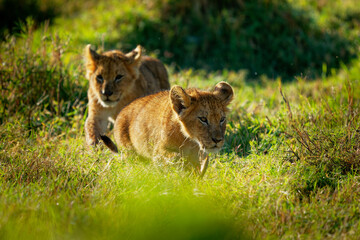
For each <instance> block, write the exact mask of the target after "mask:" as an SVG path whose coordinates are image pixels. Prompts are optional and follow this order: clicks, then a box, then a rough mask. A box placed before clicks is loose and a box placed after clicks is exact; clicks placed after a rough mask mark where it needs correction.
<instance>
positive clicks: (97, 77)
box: [96, 75, 104, 84]
mask: <svg viewBox="0 0 360 240" xmlns="http://www.w3.org/2000/svg"><path fill="white" fill-rule="evenodd" d="M96 81H97V82H98V83H100V84H101V83H103V82H104V78H103V77H102V76H101V75H97V76H96Z"/></svg>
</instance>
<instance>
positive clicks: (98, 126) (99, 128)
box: [85, 115, 108, 146]
mask: <svg viewBox="0 0 360 240" xmlns="http://www.w3.org/2000/svg"><path fill="white" fill-rule="evenodd" d="M107 124H108V120H107V119H101V118H95V117H93V116H91V115H90V116H88V118H87V119H86V122H85V139H86V143H87V144H88V145H90V146H94V145H96V144H98V143H99V140H100V139H101V138H100V135H103V134H105V132H106V127H107Z"/></svg>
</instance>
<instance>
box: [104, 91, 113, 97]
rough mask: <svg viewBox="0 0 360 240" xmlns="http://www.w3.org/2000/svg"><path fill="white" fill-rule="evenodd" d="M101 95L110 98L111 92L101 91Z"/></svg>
mask: <svg viewBox="0 0 360 240" xmlns="http://www.w3.org/2000/svg"><path fill="white" fill-rule="evenodd" d="M101 94H102V95H105V96H106V97H110V96H111V95H112V94H113V91H111V90H105V91H101Z"/></svg>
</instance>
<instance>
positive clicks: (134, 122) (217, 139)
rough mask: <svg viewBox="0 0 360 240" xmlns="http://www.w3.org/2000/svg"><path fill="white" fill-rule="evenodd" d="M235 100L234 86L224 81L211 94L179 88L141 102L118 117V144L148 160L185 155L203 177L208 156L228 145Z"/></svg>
mask: <svg viewBox="0 0 360 240" xmlns="http://www.w3.org/2000/svg"><path fill="white" fill-rule="evenodd" d="M232 97H233V90H232V87H231V86H230V85H229V84H227V83H225V82H220V83H218V84H217V85H216V86H215V88H214V90H213V91H211V92H209V91H201V90H197V89H187V90H184V89H183V88H181V87H180V86H174V87H172V88H171V90H170V91H163V92H159V93H156V94H153V95H150V96H146V97H143V98H140V99H137V100H135V101H134V102H132V103H131V104H129V105H128V106H127V107H125V108H124V109H123V110H122V111H121V112H120V114H119V115H118V117H117V119H116V122H115V126H114V135H115V140H116V143H117V145H118V146H123V147H126V148H128V149H133V150H135V151H136V152H137V153H139V154H140V155H142V156H144V157H147V158H153V159H154V158H155V159H157V158H165V159H166V158H174V157H177V156H180V157H184V158H185V159H186V161H187V162H188V163H190V164H191V165H192V166H193V167H195V168H196V169H198V171H199V172H200V174H201V175H203V174H204V173H205V171H206V167H207V163H208V160H207V154H208V153H209V152H218V151H219V150H220V149H221V147H222V146H223V145H224V134H225V128H226V118H225V117H226V113H227V111H228V110H227V105H228V104H229V103H230V101H231V100H232Z"/></svg>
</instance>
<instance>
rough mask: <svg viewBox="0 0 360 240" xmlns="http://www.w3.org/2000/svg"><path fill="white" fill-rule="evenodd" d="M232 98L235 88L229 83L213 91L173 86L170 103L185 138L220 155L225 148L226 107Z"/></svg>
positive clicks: (222, 84)
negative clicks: (223, 147)
mask: <svg viewBox="0 0 360 240" xmlns="http://www.w3.org/2000/svg"><path fill="white" fill-rule="evenodd" d="M232 98H233V89H232V87H231V86H230V85H229V84H227V83H226V82H220V83H218V84H217V85H216V86H215V88H214V90H213V91H211V92H208V91H200V90H197V89H188V90H186V91H185V90H184V89H183V88H181V87H180V86H174V87H173V88H172V89H171V90H170V101H171V105H172V109H173V111H174V112H175V115H176V116H177V117H178V119H179V121H180V123H181V130H182V132H183V134H184V135H185V136H186V137H189V138H191V139H193V140H195V141H196V142H198V144H199V146H200V149H201V150H203V151H205V152H207V153H209V152H218V151H219V150H220V149H221V147H222V146H223V145H224V134H225V129H226V113H227V111H228V109H227V105H228V104H229V103H230V102H231V100H232Z"/></svg>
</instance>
